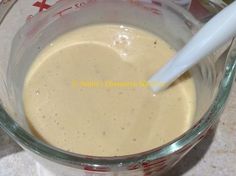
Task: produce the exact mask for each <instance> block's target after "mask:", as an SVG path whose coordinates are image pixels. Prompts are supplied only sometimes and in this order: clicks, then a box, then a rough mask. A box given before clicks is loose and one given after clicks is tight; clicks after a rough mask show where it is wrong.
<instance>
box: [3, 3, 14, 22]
mask: <svg viewBox="0 0 236 176" xmlns="http://www.w3.org/2000/svg"><path fill="white" fill-rule="evenodd" d="M16 1H17V0H2V1H1V0H0V24H1V23H2V21H3V19H4V18H5V16H6V15H7V13H8V11H9V10H10V9H11V7H12V6H13V5H14V4H15V3H16Z"/></svg>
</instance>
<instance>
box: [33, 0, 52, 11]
mask: <svg viewBox="0 0 236 176" xmlns="http://www.w3.org/2000/svg"><path fill="white" fill-rule="evenodd" d="M46 1H47V0H42V2H40V1H37V2H35V3H34V4H33V6H35V7H39V12H41V11H43V10H44V9H45V10H47V9H48V8H50V7H51V5H48V4H47V3H46Z"/></svg>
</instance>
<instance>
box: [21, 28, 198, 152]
mask: <svg viewBox="0 0 236 176" xmlns="http://www.w3.org/2000/svg"><path fill="white" fill-rule="evenodd" d="M174 54H175V51H174V50H173V49H171V48H170V46H169V45H168V44H167V43H166V42H165V41H163V40H162V39H160V38H159V37H158V36H156V35H154V34H152V33H149V32H147V31H144V30H141V29H138V28H135V27H127V26H122V25H121V26H119V25H112V24H101V25H94V26H87V27H83V28H79V29H77V30H75V31H72V32H69V33H66V34H64V35H62V36H60V37H59V38H58V39H56V40H55V41H53V42H52V43H51V44H50V45H49V46H47V47H46V48H45V49H44V50H43V51H42V52H41V53H40V54H39V55H38V57H37V58H36V60H35V62H34V63H33V64H32V66H31V68H30V70H29V72H28V74H27V77H26V80H25V85H24V92H23V96H24V107H25V113H26V116H27V120H28V122H29V125H30V127H31V129H32V131H33V132H34V134H35V135H37V136H38V137H40V138H41V139H43V140H44V141H46V142H47V143H49V144H51V145H53V146H56V147H58V148H61V149H64V150H67V151H71V152H75V153H79V154H86V155H96V156H121V155H128V154H134V153H137V152H143V151H146V150H150V149H153V148H156V147H158V146H161V145H163V144H165V143H167V142H169V141H171V140H173V139H174V138H176V137H178V136H180V135H181V134H183V133H184V132H185V131H186V130H188V129H189V128H190V127H191V125H192V122H193V118H194V113H195V98H196V97H195V96H196V95H195V89H194V82H193V80H192V78H191V77H190V76H189V75H186V76H184V77H183V78H181V79H180V80H178V81H177V82H176V83H175V84H174V85H172V86H171V87H170V88H168V89H167V90H165V91H163V92H161V93H158V94H154V93H153V92H152V91H151V89H150V88H149V87H148V86H147V85H146V84H145V80H148V78H149V77H150V76H151V75H152V74H153V73H154V72H155V71H156V70H157V69H158V68H159V67H161V66H162V65H163V64H165V63H166V62H167V61H168V59H169V58H171V57H172V56H173V55H174Z"/></svg>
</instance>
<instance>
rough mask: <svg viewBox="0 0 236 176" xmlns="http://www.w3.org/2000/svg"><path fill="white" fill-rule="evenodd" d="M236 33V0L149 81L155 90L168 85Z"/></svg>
mask: <svg viewBox="0 0 236 176" xmlns="http://www.w3.org/2000/svg"><path fill="white" fill-rule="evenodd" d="M235 35H236V2H233V3H232V4H231V5H230V6H228V7H226V8H225V9H224V10H222V11H221V12H220V13H219V14H218V15H216V16H215V17H214V18H212V19H211V20H210V21H209V22H208V23H207V24H206V25H205V26H204V27H203V28H202V29H201V30H200V31H199V32H198V33H197V34H196V35H195V36H194V37H193V38H192V39H191V40H190V41H189V42H188V43H187V45H185V47H184V48H183V49H182V50H180V51H179V52H178V53H177V54H176V55H175V56H174V57H173V58H172V59H171V60H170V61H169V62H168V63H167V64H166V65H165V66H163V67H162V68H161V69H160V70H159V71H158V72H157V73H156V74H154V75H153V76H152V77H151V79H150V80H149V81H148V83H149V85H150V87H151V88H152V90H153V91H154V92H158V91H160V90H163V89H165V88H166V87H168V86H169V85H170V84H171V83H172V82H173V81H175V80H176V79H177V78H178V77H179V76H181V75H182V74H183V73H184V72H186V71H187V70H188V69H190V68H191V67H192V66H193V65H195V64H196V63H198V62H199V61H200V60H201V59H203V58H205V57H206V56H207V55H208V54H210V53H211V52H213V51H214V50H216V49H217V48H219V47H220V46H221V45H222V44H224V43H226V42H227V41H229V40H230V39H231V38H233V37H234V36H235Z"/></svg>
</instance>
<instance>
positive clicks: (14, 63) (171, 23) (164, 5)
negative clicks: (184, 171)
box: [0, 0, 236, 176]
mask: <svg viewBox="0 0 236 176" xmlns="http://www.w3.org/2000/svg"><path fill="white" fill-rule="evenodd" d="M19 3H20V2H19V1H18V2H16V4H15V5H14V1H11V0H7V1H2V2H1V4H0V18H1V19H3V17H4V16H5V14H6V13H7V12H8V7H10V6H12V5H14V6H13V8H14V7H15V6H17V5H19ZM7 20H8V16H6V18H5V19H4V21H3V23H2V25H5V26H7V27H6V28H4V29H0V32H6V33H5V34H3V33H1V34H0V35H8V34H7V29H9V28H13V26H11V23H10V22H9V21H7ZM95 23H118V24H128V25H134V26H138V27H140V28H143V29H146V30H149V31H151V32H153V33H155V34H157V35H159V36H161V37H162V38H163V39H164V40H166V41H167V42H168V43H169V44H170V45H171V46H172V47H174V48H175V49H176V50H179V49H180V48H181V47H182V46H183V45H184V44H185V43H186V42H187V41H188V40H189V39H190V38H191V37H192V36H193V35H194V33H195V32H196V31H197V30H198V29H199V28H200V27H201V23H200V22H198V21H197V20H196V19H194V18H193V17H192V16H191V14H189V13H188V12H187V11H185V10H184V9H183V8H181V7H180V6H177V5H175V4H173V3H171V2H170V1H161V0H154V1H150V2H144V1H141V0H140V1H137V0H130V1H115V0H114V1H111V0H61V1H59V2H58V3H57V4H56V5H54V6H53V7H51V8H50V9H48V10H47V11H46V12H43V13H40V14H38V15H36V16H35V17H32V16H30V17H29V18H28V20H27V22H26V23H25V24H24V26H23V23H22V24H21V26H23V27H22V28H21V29H20V30H19V31H18V28H17V27H16V28H14V29H13V31H14V32H13V34H15V33H17V34H16V36H15V37H14V39H13V40H10V39H11V38H10V37H9V38H7V37H6V38H5V40H6V41H5V42H9V41H10V43H9V47H10V46H11V52H10V53H7V50H8V48H7V47H8V45H7V46H5V43H1V44H0V45H1V47H0V48H2V49H4V48H5V50H6V52H5V54H3V55H2V56H0V57H1V59H0V63H1V65H0V66H1V70H0V75H1V79H0V80H1V81H0V88H1V90H0V99H1V107H0V126H1V127H2V128H3V129H4V131H5V132H7V133H8V134H9V135H10V136H11V137H12V138H13V139H14V140H15V141H16V142H17V143H18V144H19V145H21V146H22V147H23V148H24V149H25V150H26V151H28V153H30V154H31V155H32V156H33V157H34V158H35V159H36V160H37V161H38V162H39V163H40V164H41V165H43V166H44V167H45V168H47V169H48V170H49V171H51V172H52V173H53V174H55V175H57V176H65V175H66V176H68V175H70V176H75V175H76V176H77V175H114V176H115V175H129V176H130V175H134V176H138V175H159V174H161V173H163V172H165V171H167V170H169V169H170V168H172V167H173V166H174V165H175V164H176V163H177V162H178V161H179V160H180V159H181V158H182V157H183V156H184V155H185V154H186V153H187V152H189V151H190V150H191V148H192V147H194V146H195V145H196V144H197V143H198V142H199V141H201V140H202V139H203V138H204V136H205V135H206V134H207V132H208V131H209V130H210V129H212V128H214V127H215V125H216V123H217V121H218V119H219V116H220V114H221V112H222V110H223V109H224V106H225V103H226V101H227V98H228V95H229V93H230V90H231V87H232V84H233V80H234V77H235V70H236V69H235V64H236V60H235V59H236V54H235V44H234V42H231V43H229V44H227V45H226V46H223V47H222V48H221V49H219V50H218V51H217V52H215V53H213V54H212V55H210V56H209V57H208V59H207V60H204V61H203V62H201V63H199V64H198V65H197V66H195V67H194V68H192V69H191V73H192V75H193V77H194V80H195V83H196V90H197V111H196V114H195V121H194V123H193V124H194V125H193V127H192V128H191V129H189V130H188V131H187V132H186V133H185V134H183V135H182V136H180V137H179V138H177V139H175V140H173V141H171V142H169V143H168V144H166V145H164V146H161V147H158V148H156V149H153V150H150V151H145V152H143V153H138V154H134V155H129V156H120V157H95V156H84V155H79V154H74V153H70V152H66V151H63V150H60V149H58V148H55V147H53V146H50V145H48V144H45V143H44V142H42V141H40V139H38V138H36V137H35V136H34V135H33V134H32V133H31V131H30V130H29V128H28V125H27V123H26V121H25V115H24V111H23V106H22V95H21V94H22V88H23V82H24V78H25V75H26V72H27V70H28V69H29V66H30V65H31V63H32V62H33V60H34V58H35V56H36V55H37V54H38V53H39V52H40V51H41V50H42V49H43V48H44V46H46V45H48V44H49V43H50V42H51V41H52V40H53V39H55V38H56V37H57V36H59V35H61V34H62V33H64V32H67V31H70V30H73V29H75V28H78V27H80V26H84V25H89V24H95ZM0 28H1V26H0ZM4 30H5V31H4ZM3 52H4V51H3ZM199 52H200V51H199ZM173 118H174V117H173Z"/></svg>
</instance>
